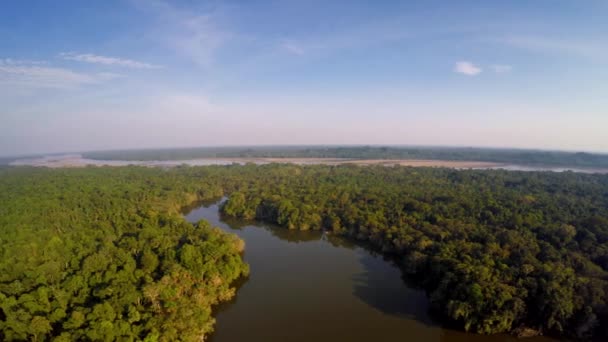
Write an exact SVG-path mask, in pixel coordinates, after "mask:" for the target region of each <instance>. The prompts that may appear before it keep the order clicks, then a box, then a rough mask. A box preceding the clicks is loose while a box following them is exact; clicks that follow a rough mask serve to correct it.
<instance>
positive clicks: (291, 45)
mask: <svg viewBox="0 0 608 342" xmlns="http://www.w3.org/2000/svg"><path fill="white" fill-rule="evenodd" d="M281 48H282V49H283V50H285V51H287V52H289V53H292V54H294V55H303V54H304V53H305V52H306V51H305V50H304V47H302V46H301V45H300V44H297V43H296V42H293V41H284V42H282V43H281Z"/></svg>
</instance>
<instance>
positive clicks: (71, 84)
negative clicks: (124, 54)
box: [0, 59, 121, 88]
mask: <svg viewBox="0 0 608 342" xmlns="http://www.w3.org/2000/svg"><path fill="white" fill-rule="evenodd" d="M118 77H121V75H118V74H112V73H93V74H87V73H80V72H75V71H73V70H70V69H65V68H58V67H52V66H48V63H47V62H39V61H25V60H12V59H0V83H2V84H11V85H22V86H28V87H34V88H75V87H79V86H83V85H90V84H97V83H101V82H104V81H108V80H112V79H115V78H118Z"/></svg>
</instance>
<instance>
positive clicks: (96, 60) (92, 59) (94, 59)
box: [59, 52, 160, 69]
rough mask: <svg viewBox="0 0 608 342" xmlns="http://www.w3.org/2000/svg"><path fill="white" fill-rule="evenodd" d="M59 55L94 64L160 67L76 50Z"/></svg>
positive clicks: (138, 67) (140, 67) (66, 58)
mask: <svg viewBox="0 0 608 342" xmlns="http://www.w3.org/2000/svg"><path fill="white" fill-rule="evenodd" d="M59 57H61V58H63V59H65V60H70V61H77V62H84V63H92V64H103V65H115V66H121V67H127V68H135V69H158V68H160V66H159V65H154V64H149V63H144V62H139V61H134V60H131V59H125V58H117V57H107V56H99V55H94V54H90V53H84V54H77V53H74V52H62V53H60V54H59Z"/></svg>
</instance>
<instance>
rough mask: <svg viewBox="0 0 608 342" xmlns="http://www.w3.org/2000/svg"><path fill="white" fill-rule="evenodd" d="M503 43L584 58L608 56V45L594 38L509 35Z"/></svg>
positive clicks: (502, 40)
mask: <svg viewBox="0 0 608 342" xmlns="http://www.w3.org/2000/svg"><path fill="white" fill-rule="evenodd" d="M499 41H500V42H501V43H503V44H506V45H509V46H512V47H516V48H521V49H526V50H531V51H537V52H549V53H557V54H561V55H574V56H580V57H584V58H602V59H603V58H608V45H606V43H605V42H601V41H594V40H579V39H565V38H555V37H547V36H507V37H505V38H502V39H499Z"/></svg>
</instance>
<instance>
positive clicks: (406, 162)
mask: <svg viewBox="0 0 608 342" xmlns="http://www.w3.org/2000/svg"><path fill="white" fill-rule="evenodd" d="M233 163H236V164H247V163H254V164H270V163H287V164H297V165H346V164H348V165H384V166H395V165H401V166H424V167H449V168H458V169H469V168H495V167H500V166H502V164H499V163H488V162H479V161H450V160H414V159H344V158H201V159H190V160H162V161H125V160H95V159H85V158H82V156H80V155H64V156H50V157H43V158H31V159H19V160H16V161H14V162H12V163H11V165H13V166H37V167H50V168H62V167H85V166H89V165H93V166H126V165H140V166H150V167H172V166H178V165H183V164H186V165H192V166H204V165H229V164H233Z"/></svg>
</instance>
